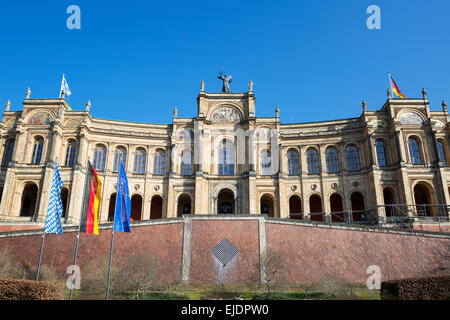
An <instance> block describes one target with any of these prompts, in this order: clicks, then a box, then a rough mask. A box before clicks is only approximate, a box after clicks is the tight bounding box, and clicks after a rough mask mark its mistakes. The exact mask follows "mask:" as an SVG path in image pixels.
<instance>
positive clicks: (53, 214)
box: [44, 161, 64, 234]
mask: <svg viewBox="0 0 450 320" xmlns="http://www.w3.org/2000/svg"><path fill="white" fill-rule="evenodd" d="M63 185H64V183H63V181H62V179H61V175H60V174H59V167H58V161H56V165H55V171H54V172H53V180H52V185H51V186H50V201H49V203H48V209H47V217H46V219H45V228H44V231H45V233H55V234H62V226H61V216H62V215H63V205H62V201H61V189H62V187H63Z"/></svg>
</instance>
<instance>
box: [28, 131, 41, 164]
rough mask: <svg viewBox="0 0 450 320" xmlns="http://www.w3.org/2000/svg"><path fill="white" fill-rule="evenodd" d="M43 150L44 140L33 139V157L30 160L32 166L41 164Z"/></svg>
mask: <svg viewBox="0 0 450 320" xmlns="http://www.w3.org/2000/svg"><path fill="white" fill-rule="evenodd" d="M43 148H44V138H42V137H36V138H35V139H34V147H33V157H32V158H31V163H32V164H40V163H41V158H42V149H43Z"/></svg>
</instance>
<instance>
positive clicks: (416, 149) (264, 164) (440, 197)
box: [0, 82, 450, 224]
mask: <svg viewBox="0 0 450 320" xmlns="http://www.w3.org/2000/svg"><path fill="white" fill-rule="evenodd" d="M422 94H423V97H422V98H418V99H392V98H391V97H390V94H389V93H388V99H387V101H386V103H385V104H384V105H383V106H382V107H381V108H379V109H378V110H377V111H368V110H367V108H366V104H365V102H363V112H362V114H361V115H360V116H359V117H357V118H351V119H344V120H331V121H324V122H316V123H298V124H282V123H280V121H279V110H278V108H277V109H276V111H275V116H274V117H264V118H262V117H256V116H255V95H254V93H253V88H252V83H250V86H249V90H248V92H245V93H208V92H205V91H204V85H203V82H202V88H201V90H200V92H199V94H198V97H197V106H198V111H197V116H196V117H195V118H179V117H178V116H177V110H176V109H175V111H174V118H173V122H172V123H171V124H166V125H160V124H148V123H134V122H125V121H115V120H104V119H98V118H94V117H92V115H91V113H90V103H89V102H88V104H87V105H86V109H85V110H84V111H74V110H72V109H71V107H70V106H69V105H68V103H67V102H66V100H65V99H64V97H63V98H60V99H31V98H30V93H29V92H27V96H26V99H25V101H24V102H23V110H22V111H9V109H10V104H9V102H8V104H7V106H6V108H5V112H4V114H3V119H2V121H1V123H0V142H1V143H0V148H1V149H0V155H1V157H2V158H1V160H2V162H1V167H0V192H1V203H0V221H14V222H18V221H37V222H44V221H45V216H46V212H47V205H48V200H49V191H50V184H51V180H52V176H53V171H54V169H53V168H54V165H55V161H58V164H59V166H60V172H61V176H62V179H63V181H64V188H63V191H62V193H61V198H62V201H63V206H64V222H65V223H67V224H77V223H78V221H79V218H80V214H81V211H82V207H83V206H82V199H83V192H84V185H85V174H86V167H87V163H88V160H89V161H91V163H92V164H93V166H94V167H95V169H96V170H97V172H98V174H99V176H100V178H101V180H102V181H103V184H102V201H101V205H100V221H101V222H106V221H108V220H111V219H112V216H113V214H114V205H115V193H116V183H117V172H118V167H119V163H120V161H122V162H123V163H124V166H125V169H126V172H127V176H128V180H129V184H130V185H129V188H130V195H131V203H132V214H131V216H132V219H133V220H148V219H161V218H173V217H177V216H181V215H184V214H197V215H198V214H236V215H239V214H268V215H269V216H272V217H277V218H284V219H290V218H292V219H309V220H317V221H334V222H345V221H364V219H367V217H368V216H371V217H372V218H373V217H374V216H375V217H380V218H383V217H386V216H392V215H396V214H399V212H398V211H397V208H400V209H399V210H400V211H401V213H402V214H405V215H410V216H423V217H433V216H444V217H446V218H448V210H447V205H448V204H450V196H449V189H450V168H449V166H448V161H450V158H449V156H450V154H449V149H448V141H449V140H448V137H449V123H448V112H447V106H446V104H445V102H443V104H442V108H443V111H430V106H429V101H428V99H427V95H426V92H425V90H424V91H423V92H422ZM385 205H388V207H386V206H385ZM397 205H398V207H397ZM389 206H391V207H389ZM409 206H411V207H409ZM410 208H413V209H410Z"/></svg>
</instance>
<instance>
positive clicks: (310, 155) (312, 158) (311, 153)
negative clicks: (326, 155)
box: [306, 149, 319, 174]
mask: <svg viewBox="0 0 450 320" xmlns="http://www.w3.org/2000/svg"><path fill="white" fill-rule="evenodd" d="M306 161H307V162H308V173H309V174H317V173H319V153H318V152H317V150H316V149H308V151H306Z"/></svg>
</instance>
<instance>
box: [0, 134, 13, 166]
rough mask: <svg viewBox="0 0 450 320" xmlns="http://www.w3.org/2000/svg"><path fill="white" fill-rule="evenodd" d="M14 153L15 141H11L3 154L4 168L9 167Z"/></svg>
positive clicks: (6, 144)
mask: <svg viewBox="0 0 450 320" xmlns="http://www.w3.org/2000/svg"><path fill="white" fill-rule="evenodd" d="M13 151H14V139H9V140H8V141H6V143H5V151H4V153H3V162H2V165H3V166H4V167H7V166H8V164H9V163H10V162H11V159H12V154H13Z"/></svg>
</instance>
